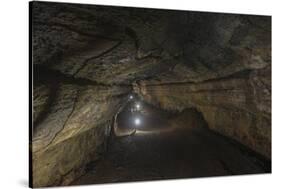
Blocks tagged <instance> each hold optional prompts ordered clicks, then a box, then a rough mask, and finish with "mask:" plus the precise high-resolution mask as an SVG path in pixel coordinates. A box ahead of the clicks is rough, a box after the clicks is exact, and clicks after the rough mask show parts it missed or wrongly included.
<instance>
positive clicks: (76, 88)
mask: <svg viewBox="0 0 281 189" xmlns="http://www.w3.org/2000/svg"><path fill="white" fill-rule="evenodd" d="M41 91H42V92H41ZM49 91H50V90H49ZM128 91H129V88H125V87H105V86H91V85H84V86H81V85H75V84H67V83H60V84H58V87H57V91H56V93H57V94H56V97H55V99H53V102H51V103H52V104H51V106H50V107H48V106H46V104H47V103H48V100H52V99H50V97H49V98H48V97H47V96H50V95H47V94H48V90H47V86H44V84H41V85H38V86H35V90H34V102H33V103H34V109H35V116H34V118H35V119H34V121H35V122H36V121H37V120H38V115H39V116H40V113H44V116H45V117H44V119H42V120H41V121H40V122H37V124H36V125H34V131H33V140H32V151H33V154H32V160H33V184H34V186H36V187H38V186H52V185H67V184H69V183H70V182H71V181H73V179H75V178H77V176H80V175H81V174H82V173H83V171H84V168H85V165H86V164H87V163H89V162H90V161H94V160H97V159H98V158H99V157H100V156H101V153H102V152H103V151H104V150H105V146H106V141H107V137H108V136H109V133H110V129H111V125H112V122H113V118H114V115H115V114H116V112H117V110H118V108H119V106H121V104H123V103H124V102H125V100H126V99H125V98H124V95H125V96H126V94H127V92H128ZM44 105H45V108H48V109H47V111H46V110H44V108H42V107H44ZM36 118H37V119H36Z"/></svg>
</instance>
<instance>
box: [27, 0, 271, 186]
mask: <svg viewBox="0 0 281 189" xmlns="http://www.w3.org/2000/svg"><path fill="white" fill-rule="evenodd" d="M30 11H31V13H32V20H31V25H32V31H31V32H32V54H33V56H32V66H33V77H34V78H33V130H32V131H33V134H32V141H31V144H32V145H31V146H32V148H31V149H32V158H33V170H32V172H33V181H34V183H33V184H34V186H50V185H59V184H60V185H67V184H68V183H70V182H71V181H73V180H74V179H75V178H77V177H78V176H79V175H81V174H82V173H83V171H84V167H85V164H87V163H88V162H90V161H94V160H96V159H98V158H99V157H100V154H102V152H103V151H104V146H105V144H106V139H107V137H108V134H109V130H110V126H111V124H112V122H113V120H114V117H116V115H117V113H118V111H119V110H120V108H122V106H124V104H125V103H126V100H127V95H128V93H130V92H131V91H132V84H133V88H134V91H135V92H137V93H138V94H139V95H140V96H141V97H142V98H143V99H144V100H146V101H147V102H149V103H152V104H155V105H157V106H159V107H161V108H163V109H169V110H178V111H183V110H184V109H186V108H189V107H193V108H196V109H197V110H198V111H200V112H202V113H203V116H204V118H205V120H206V121H207V122H208V125H209V127H210V128H211V129H213V130H215V131H217V132H220V133H221V134H224V135H226V136H229V137H232V138H234V139H236V140H238V141H240V142H241V143H243V144H245V145H247V146H249V147H251V148H252V149H254V150H255V151H257V152H259V153H261V154H263V155H265V156H267V157H270V156H271V17H268V16H253V15H234V14H214V13H201V12H186V11H172V10H158V9H142V8H124V7H108V6H89V5H82V4H67V3H66V4H62V3H49V2H44V3H43V2H32V7H31V10H30Z"/></svg>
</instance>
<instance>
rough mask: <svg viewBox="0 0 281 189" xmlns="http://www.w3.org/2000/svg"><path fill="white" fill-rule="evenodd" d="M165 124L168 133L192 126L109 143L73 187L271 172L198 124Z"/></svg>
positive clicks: (263, 163) (239, 147)
mask: <svg viewBox="0 0 281 189" xmlns="http://www.w3.org/2000/svg"><path fill="white" fill-rule="evenodd" d="M149 111H153V109H149ZM193 113H194V112H193ZM187 114H188V112H187ZM149 115H153V114H149ZM189 115H192V112H191V113H190V114H189ZM192 117H193V118H194V117H196V116H192ZM165 118H166V119H168V117H167V116H166V117H164V118H163V119H165ZM148 119H149V117H148V118H146V120H148ZM169 119H170V121H168V120H164V121H163V120H162V121H163V122H165V123H166V124H167V125H166V126H165V127H167V128H168V127H169V125H170V126H171V124H173V126H171V127H175V125H177V124H187V125H188V124H193V125H192V126H190V127H189V126H187V127H184V129H174V130H171V131H169V132H160V133H159V132H143V131H142V132H136V133H135V134H134V135H131V136H125V137H111V139H110V141H109V144H108V149H107V152H106V153H105V155H104V156H103V158H102V159H101V160H99V161H97V162H94V163H92V164H89V166H88V168H87V172H86V174H85V175H83V176H82V177H80V178H78V179H77V180H75V181H74V182H73V183H72V185H81V184H93V183H109V182H129V181H144V180H158V179H175V178H194V177H209V176H224V175H241V174H256V173H269V172H271V163H269V162H268V161H266V160H265V159H263V158H261V157H260V156H259V155H257V154H255V153H253V152H252V151H250V150H249V149H247V148H245V147H244V146H242V145H240V144H238V143H236V142H235V141H233V140H230V139H228V138H226V137H224V136H221V135H219V134H217V133H214V132H212V131H210V130H209V129H207V128H205V127H202V126H198V127H197V126H194V124H196V123H197V122H196V121H195V122H194V120H192V119H190V120H191V121H186V120H182V119H181V117H176V118H174V119H173V118H171V117H169ZM196 119H197V118H196ZM171 120H172V121H171ZM147 123H153V124H155V122H153V121H151V122H147ZM198 123H199V122H198Z"/></svg>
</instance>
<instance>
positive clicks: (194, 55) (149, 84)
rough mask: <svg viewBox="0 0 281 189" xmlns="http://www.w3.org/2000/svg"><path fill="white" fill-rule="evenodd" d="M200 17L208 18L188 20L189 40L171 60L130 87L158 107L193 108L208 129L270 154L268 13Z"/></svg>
mask: <svg viewBox="0 0 281 189" xmlns="http://www.w3.org/2000/svg"><path fill="white" fill-rule="evenodd" d="M200 18H201V19H199V22H202V23H203V21H208V20H209V21H210V20H212V21H213V23H212V25H211V26H208V24H207V25H205V26H202V27H200V25H198V24H196V25H194V27H197V28H196V31H198V32H194V33H192V34H193V35H192V37H193V38H192V40H193V41H192V45H190V46H189V47H186V48H185V49H184V50H183V54H184V55H183V57H181V58H179V61H178V62H177V64H176V65H175V66H174V67H173V68H172V69H170V70H169V71H168V72H165V73H162V74H159V75H157V76H156V77H154V78H152V79H147V80H142V81H138V82H135V84H134V90H135V91H136V93H138V94H139V95H140V96H141V97H142V98H143V99H144V100H146V101H148V102H150V103H152V104H154V105H156V106H159V107H161V108H164V109H168V110H178V111H182V110H184V109H186V108H190V107H194V108H196V109H197V110H198V111H200V112H202V113H203V116H204V118H205V120H206V121H207V122H208V125H209V128H210V129H212V130H214V131H216V132H219V133H221V134H223V135H225V136H228V137H231V138H233V139H235V140H237V141H239V142H241V143H242V144H244V145H246V146H248V147H250V148H251V149H253V150H254V151H256V152H258V153H260V154H262V155H264V156H266V157H267V158H271V30H270V28H271V20H270V18H267V17H258V16H257V17H255V16H249V17H246V16H245V17H244V16H240V17H236V16H232V15H221V16H218V17H216V19H212V17H211V18H207V17H204V15H203V16H201V17H200ZM202 20H203V21H202ZM245 20H247V22H245ZM204 23H205V22H204ZM198 27H199V28H198ZM204 37H205V40H204ZM196 39H198V40H196ZM215 39H216V40H215Z"/></svg>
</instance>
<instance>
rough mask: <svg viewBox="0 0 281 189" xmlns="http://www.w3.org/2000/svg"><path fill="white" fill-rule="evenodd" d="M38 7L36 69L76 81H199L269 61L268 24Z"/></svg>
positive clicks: (240, 18) (224, 17) (239, 18)
mask: <svg viewBox="0 0 281 189" xmlns="http://www.w3.org/2000/svg"><path fill="white" fill-rule="evenodd" d="M37 5H38V6H36V7H34V20H33V22H34V26H33V29H34V30H33V31H34V33H33V36H34V41H33V44H34V48H33V50H34V60H33V62H34V64H38V65H42V66H44V67H47V68H50V69H54V70H59V71H60V72H62V73H64V74H69V75H71V76H73V77H75V78H85V79H89V80H92V81H95V82H98V83H104V84H130V83H131V82H132V81H138V80H142V79H147V78H153V79H154V80H155V82H157V81H160V82H187V81H192V82H197V81H203V80H206V79H212V78H217V77H225V76H228V75H231V74H234V73H237V72H240V71H243V70H249V69H260V68H263V67H266V66H268V65H270V62H271V51H270V48H271V35H270V32H271V30H270V28H271V26H270V24H271V21H270V17H262V16H247V15H230V14H211V13H200V14H199V13H196V12H180V11H163V10H147V9H129V8H117V7H95V6H84V5H59V6H57V4H37Z"/></svg>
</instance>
